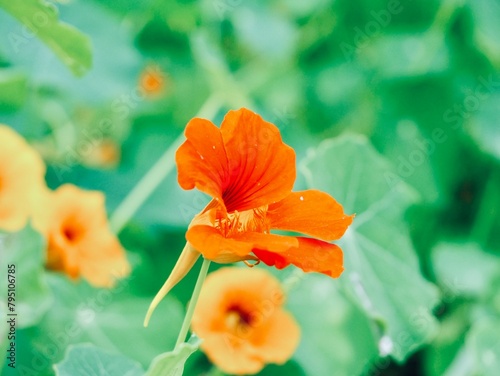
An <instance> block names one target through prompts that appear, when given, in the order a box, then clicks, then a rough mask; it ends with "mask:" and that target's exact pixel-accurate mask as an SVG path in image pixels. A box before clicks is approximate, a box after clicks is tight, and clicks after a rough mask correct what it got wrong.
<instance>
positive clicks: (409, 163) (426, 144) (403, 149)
mask: <svg viewBox="0 0 500 376" xmlns="http://www.w3.org/2000/svg"><path fill="white" fill-rule="evenodd" d="M396 129H397V131H396V134H395V137H397V138H396V139H395V140H393V141H392V142H391V143H389V144H388V145H387V146H386V148H385V150H384V155H385V156H386V158H388V159H390V160H391V161H395V167H396V171H397V173H398V178H399V179H401V180H403V181H404V182H406V183H408V184H410V185H411V186H412V187H414V188H415V189H416V190H417V191H418V193H420V195H421V197H422V200H423V201H427V202H434V201H436V200H437V198H438V189H437V185H436V182H435V180H434V176H433V170H432V166H431V163H430V156H431V155H432V154H433V153H434V151H435V150H436V148H438V147H439V146H440V145H439V144H437V143H436V142H435V141H434V139H432V138H431V137H424V136H423V135H422V132H421V131H420V129H419V128H418V126H417V124H416V123H415V122H413V121H411V120H408V119H406V120H400V121H399V123H398V124H397V127H396Z"/></svg>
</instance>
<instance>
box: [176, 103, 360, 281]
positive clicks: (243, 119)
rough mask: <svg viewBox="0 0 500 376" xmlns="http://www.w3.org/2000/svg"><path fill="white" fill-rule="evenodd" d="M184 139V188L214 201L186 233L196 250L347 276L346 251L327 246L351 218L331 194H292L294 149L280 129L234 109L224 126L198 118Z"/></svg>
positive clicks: (180, 160) (180, 162)
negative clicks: (274, 231) (283, 232)
mask: <svg viewBox="0 0 500 376" xmlns="http://www.w3.org/2000/svg"><path fill="white" fill-rule="evenodd" d="M185 134H186V138H187V140H186V141H185V142H184V144H182V145H181V146H180V148H179V149H178V151H177V155H176V161H177V167H178V171H179V176H178V179H179V184H180V185H181V187H182V188H184V189H192V188H194V187H197V188H198V189H199V190H201V191H203V192H205V193H207V194H209V195H210V196H212V197H213V200H212V201H211V202H210V203H209V204H208V206H207V207H206V208H205V209H204V210H203V211H202V212H201V213H200V214H198V215H197V216H196V217H195V218H194V219H193V221H192V222H191V225H190V227H189V230H188V231H187V234H186V238H187V241H188V242H189V243H190V244H191V246H192V247H193V248H194V249H196V250H197V251H199V252H201V253H202V254H203V256H204V257H205V258H207V259H209V260H213V261H216V262H221V263H226V262H234V261H241V260H249V259H253V260H257V259H258V260H261V261H263V262H265V263H266V264H268V265H274V266H276V267H277V268H279V269H281V268H284V267H286V266H288V265H289V264H294V265H296V266H298V267H299V268H301V269H303V270H304V271H315V272H321V273H324V274H327V275H329V276H331V277H338V276H339V275H340V274H341V273H342V270H343V266H342V251H341V249H340V248H339V247H338V246H336V245H334V244H330V243H328V242H329V241H332V240H335V239H338V238H340V237H341V236H342V235H343V234H344V232H345V231H346V230H347V227H348V226H349V225H350V224H351V222H352V219H353V216H350V215H346V214H345V213H344V211H343V209H342V206H341V205H340V204H339V203H337V201H335V200H334V199H333V198H332V197H331V196H329V195H328V194H326V193H323V192H320V191H316V190H307V191H300V192H292V187H293V184H294V182H295V175H296V173H295V152H294V151H293V149H292V148H290V147H289V146H287V145H285V144H284V143H283V141H282V139H281V136H280V132H279V130H278V128H276V126H274V125H273V124H271V123H268V122H266V121H264V120H263V119H262V118H261V117H260V116H259V115H257V114H255V113H253V112H251V111H249V110H247V109H245V108H242V109H240V110H238V111H230V112H228V114H227V115H226V117H225V118H224V120H223V122H222V124H221V127H220V129H219V128H217V127H216V126H215V125H214V124H212V123H211V122H210V121H208V120H204V119H193V120H191V121H190V122H189V124H188V125H187V127H186V132H185ZM272 229H278V230H288V231H294V232H296V233H302V234H307V235H309V236H312V237H314V238H318V239H320V240H316V239H311V238H306V237H295V236H282V235H275V234H271V230H272ZM252 253H253V254H252Z"/></svg>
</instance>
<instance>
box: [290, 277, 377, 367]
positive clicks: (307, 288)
mask: <svg viewBox="0 0 500 376" xmlns="http://www.w3.org/2000/svg"><path fill="white" fill-rule="evenodd" d="M288 307H289V309H290V311H291V312H292V313H293V315H294V317H295V318H296V320H297V321H298V323H299V325H300V327H301V331H302V339H301V342H300V345H299V348H298V350H297V352H296V354H295V356H294V359H295V360H296V361H297V362H298V363H299V364H300V365H301V366H302V367H303V368H304V370H305V371H306V373H307V374H308V375H315V376H331V375H332V370H335V372H334V374H335V375H336V376H351V375H359V374H361V372H362V371H363V370H364V369H368V368H369V366H370V364H371V363H372V362H373V360H374V359H375V358H376V357H377V356H378V350H377V345H376V339H375V337H374V333H373V329H374V326H373V323H370V320H369V319H367V318H366V316H365V315H364V314H363V312H362V311H361V310H360V309H359V308H358V307H357V306H356V305H354V304H353V303H352V302H350V301H349V300H347V299H346V298H345V297H344V296H342V294H341V293H340V292H339V291H338V289H337V288H336V287H335V282H334V281H332V280H330V279H328V278H326V277H324V276H320V275H312V274H311V275H307V276H304V278H303V280H302V281H301V282H299V285H298V286H297V288H293V289H291V291H290V292H289V293H288ZM319 323H321V324H319ZM325 354H328V356H325Z"/></svg>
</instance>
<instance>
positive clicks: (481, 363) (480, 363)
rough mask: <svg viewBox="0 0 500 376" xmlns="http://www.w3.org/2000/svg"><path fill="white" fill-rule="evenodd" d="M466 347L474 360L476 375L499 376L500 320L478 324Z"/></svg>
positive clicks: (483, 321)
mask: <svg viewBox="0 0 500 376" xmlns="http://www.w3.org/2000/svg"><path fill="white" fill-rule="evenodd" d="M466 347H467V348H468V350H469V351H470V352H471V354H472V355H473V358H474V367H475V373H474V374H476V375H481V376H497V375H498V370H500V320H499V319H498V318H496V319H491V320H490V319H485V320H481V321H479V322H477V323H476V324H475V325H474V326H473V327H472V328H471V330H470V332H469V334H468V338H467V342H466Z"/></svg>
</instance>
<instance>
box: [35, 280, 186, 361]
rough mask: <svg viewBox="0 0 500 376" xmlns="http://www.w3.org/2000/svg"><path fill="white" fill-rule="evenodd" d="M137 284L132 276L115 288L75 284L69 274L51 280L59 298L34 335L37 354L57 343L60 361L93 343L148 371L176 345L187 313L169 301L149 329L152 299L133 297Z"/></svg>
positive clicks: (165, 300) (156, 313)
mask: <svg viewBox="0 0 500 376" xmlns="http://www.w3.org/2000/svg"><path fill="white" fill-rule="evenodd" d="M134 279H135V277H134V276H133V275H132V276H131V277H129V278H127V279H122V280H120V281H118V282H117V284H116V286H115V287H114V288H113V289H96V288H93V287H91V286H89V285H88V284H87V283H85V282H84V281H80V282H79V283H75V282H74V281H70V280H68V278H67V277H66V276H64V275H59V274H50V275H48V280H49V284H50V287H51V289H52V291H53V293H54V296H55V297H56V299H55V302H54V305H53V306H52V309H51V310H50V311H49V312H48V313H47V314H46V315H45V317H44V318H43V320H42V321H41V322H40V324H39V327H38V328H39V330H38V331H37V332H36V333H30V334H29V335H30V336H31V342H32V345H33V347H34V351H33V352H34V353H35V352H37V353H43V351H44V348H45V347H46V346H47V345H48V344H52V343H55V344H56V345H57V348H58V352H57V354H55V355H54V358H56V359H57V360H58V359H60V358H61V357H62V355H63V353H62V351H61V350H63V349H65V348H66V347H67V346H68V345H72V344H77V343H82V342H91V343H93V344H95V345H97V346H99V347H100V348H102V349H104V350H106V351H112V352H115V353H120V354H123V355H124V356H127V357H129V358H132V359H135V360H136V361H138V362H139V363H140V364H142V365H143V366H144V367H146V366H147V365H148V364H150V362H151V361H152V359H153V358H154V356H155V355H157V354H159V353H161V352H162V351H164V349H169V348H171V347H172V346H173V344H174V343H175V339H176V338H177V334H178V331H179V328H180V325H181V323H182V317H183V312H182V305H181V304H180V303H179V302H178V301H177V300H175V299H174V298H173V297H167V298H166V299H164V300H163V301H162V303H161V304H160V305H159V306H158V308H157V311H156V312H155V315H154V316H153V318H152V320H151V322H150V325H149V326H148V327H147V328H144V326H143V321H144V316H145V314H146V312H147V309H148V306H149V304H150V303H151V298H150V297H142V296H137V295H133V294H132V293H131V289H132V286H133V284H135V283H136V282H135V280H134ZM28 360H29V359H28Z"/></svg>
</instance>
